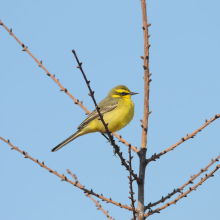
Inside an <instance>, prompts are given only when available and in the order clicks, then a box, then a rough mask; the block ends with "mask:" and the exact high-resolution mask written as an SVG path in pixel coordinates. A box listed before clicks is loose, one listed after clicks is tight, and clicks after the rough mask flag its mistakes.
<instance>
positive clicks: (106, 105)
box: [52, 85, 138, 152]
mask: <svg viewBox="0 0 220 220" xmlns="http://www.w3.org/2000/svg"><path fill="white" fill-rule="evenodd" d="M135 94H138V93H135V92H130V90H129V89H128V88H127V87H126V86H123V85H119V86H116V87H114V88H113V89H111V90H110V92H109V93H108V95H107V97H106V98H105V99H103V100H102V101H101V102H100V103H99V104H98V106H99V108H100V113H101V114H102V115H103V119H104V121H105V123H108V129H109V131H110V132H115V131H119V130H121V129H122V128H123V127H125V126H126V125H127V124H128V123H129V122H130V121H131V120H132V118H133V116H134V103H133V102H132V100H131V96H132V95H135ZM98 119H99V114H98V112H97V110H94V111H93V112H91V113H90V114H89V115H88V116H87V118H86V119H85V120H84V121H83V122H82V123H81V124H80V125H79V127H78V128H77V129H78V131H77V132H76V133H74V134H73V135H71V136H70V137H68V138H67V139H66V140H64V141H63V142H62V143H60V144H58V145H57V146H56V147H54V148H53V149H52V152H54V151H57V150H59V149H60V148H61V147H63V146H65V145H66V144H68V143H69V142H71V141H73V140H74V139H76V138H77V137H79V136H82V135H84V134H88V133H93V132H97V131H98V132H101V133H105V127H104V125H103V123H102V121H101V120H98Z"/></svg>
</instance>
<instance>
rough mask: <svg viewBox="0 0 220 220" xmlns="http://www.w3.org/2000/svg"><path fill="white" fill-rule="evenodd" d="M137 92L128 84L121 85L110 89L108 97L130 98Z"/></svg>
mask: <svg viewBox="0 0 220 220" xmlns="http://www.w3.org/2000/svg"><path fill="white" fill-rule="evenodd" d="M136 94H138V93H136V92H131V91H130V90H129V89H128V88H127V87H126V86H124V85H119V86H116V87H114V88H113V89H111V90H110V92H109V93H108V97H111V98H125V99H130V98H131V96H132V95H136Z"/></svg>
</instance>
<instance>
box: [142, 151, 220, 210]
mask: <svg viewBox="0 0 220 220" xmlns="http://www.w3.org/2000/svg"><path fill="white" fill-rule="evenodd" d="M219 158H220V155H219V156H218V157H216V158H215V159H214V160H213V159H212V160H211V162H210V163H209V164H208V165H207V166H206V167H205V168H202V169H201V170H200V172H199V173H197V174H196V175H192V176H191V178H190V180H188V181H187V182H186V183H185V184H183V185H182V186H181V187H180V188H178V189H174V190H173V192H172V193H169V194H168V195H167V196H166V197H163V196H162V198H161V199H160V200H158V201H157V202H154V203H151V202H150V203H149V204H148V205H147V206H145V211H146V210H147V209H150V208H151V207H153V206H156V205H158V204H159V203H162V202H165V200H167V199H169V198H171V196H173V195H174V194H176V193H178V192H179V193H180V192H181V191H182V190H183V189H184V188H185V187H186V186H187V185H189V184H193V180H194V179H196V178H197V177H198V176H199V175H201V174H202V173H203V172H205V171H207V170H208V168H209V167H210V166H211V165H212V164H213V163H215V162H216V161H219Z"/></svg>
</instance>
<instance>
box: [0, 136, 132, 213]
mask: <svg viewBox="0 0 220 220" xmlns="http://www.w3.org/2000/svg"><path fill="white" fill-rule="evenodd" d="M0 139H1V140H2V141H4V142H5V143H7V144H8V145H10V146H11V150H16V151H18V152H19V153H21V154H23V155H24V158H28V159H30V160H32V161H34V162H35V163H37V164H39V165H40V166H41V167H43V168H45V169H46V170H48V171H49V172H50V173H53V174H55V175H56V176H58V177H59V178H60V179H61V181H66V182H68V183H70V184H72V185H74V186H76V187H77V188H79V189H81V190H83V191H84V193H88V194H91V195H93V196H96V197H98V198H100V199H101V200H102V201H105V202H106V203H111V204H114V205H116V206H119V207H120V208H124V209H127V210H129V211H133V208H132V207H130V206H127V205H123V204H121V203H120V202H115V201H113V200H112V199H111V198H109V199H107V198H106V197H104V196H103V195H102V194H101V195H99V194H97V193H95V192H93V190H92V189H91V190H88V189H86V188H85V187H84V186H80V185H78V184H77V183H76V182H73V181H71V180H69V179H67V177H66V176H65V175H64V174H62V175H61V174H59V173H58V172H57V171H54V170H52V169H51V168H49V167H48V166H46V165H45V164H44V161H42V162H39V160H38V159H34V158H33V157H31V156H29V155H28V153H27V152H25V151H22V150H20V149H19V148H18V147H15V146H14V145H13V144H11V143H10V141H9V139H8V140H7V141H6V140H5V139H4V138H3V137H0Z"/></svg>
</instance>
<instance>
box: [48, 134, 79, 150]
mask: <svg viewBox="0 0 220 220" xmlns="http://www.w3.org/2000/svg"><path fill="white" fill-rule="evenodd" d="M79 133H80V131H77V132H76V133H74V134H73V135H71V136H70V137H68V138H67V139H66V140H65V141H63V142H62V143H60V144H58V145H57V146H56V147H54V148H53V149H52V150H51V151H52V152H55V151H57V150H59V149H60V148H61V147H64V146H65V145H66V144H68V143H69V142H71V141H73V140H74V139H76V138H77V137H79V136H80V135H79Z"/></svg>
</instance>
